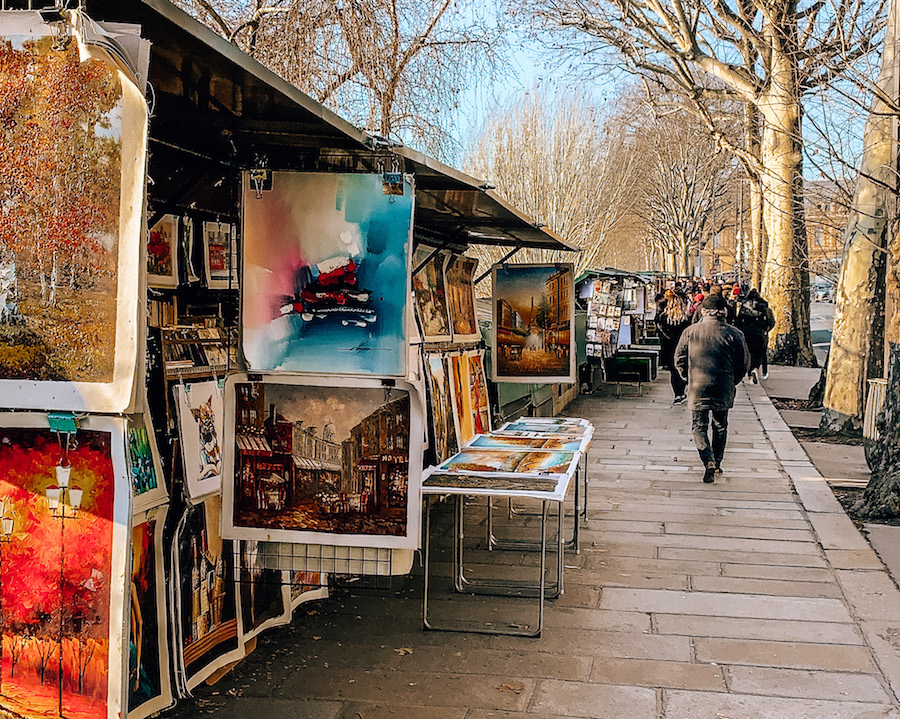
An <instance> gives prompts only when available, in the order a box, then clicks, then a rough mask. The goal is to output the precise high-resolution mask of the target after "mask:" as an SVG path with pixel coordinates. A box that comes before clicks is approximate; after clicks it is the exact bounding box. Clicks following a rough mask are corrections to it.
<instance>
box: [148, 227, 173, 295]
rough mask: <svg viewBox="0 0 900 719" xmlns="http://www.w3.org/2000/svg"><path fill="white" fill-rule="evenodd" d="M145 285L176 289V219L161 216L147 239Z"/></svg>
mask: <svg viewBox="0 0 900 719" xmlns="http://www.w3.org/2000/svg"><path fill="white" fill-rule="evenodd" d="M147 285H148V286H149V287H178V218H177V217H175V215H163V216H162V218H160V220H159V222H157V223H156V224H155V225H153V227H151V228H150V233H149V236H148V238H147Z"/></svg>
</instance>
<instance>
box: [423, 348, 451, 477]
mask: <svg viewBox="0 0 900 719" xmlns="http://www.w3.org/2000/svg"><path fill="white" fill-rule="evenodd" d="M426 364H427V368H428V381H429V391H430V392H431V405H430V406H431V411H432V422H431V427H432V430H433V432H434V455H435V459H436V461H437V462H438V463H440V462H443V461H444V460H445V459H447V458H448V457H451V456H452V455H454V454H456V453H457V452H458V451H459V441H458V440H457V438H456V421H455V420H454V418H453V412H454V410H453V397H452V395H451V391H450V373H449V371H448V367H447V358H446V357H444V356H443V355H440V354H429V355H427V358H426Z"/></svg>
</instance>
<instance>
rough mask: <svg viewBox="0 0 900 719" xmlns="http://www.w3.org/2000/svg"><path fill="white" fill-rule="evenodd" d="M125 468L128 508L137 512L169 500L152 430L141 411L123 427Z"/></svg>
mask: <svg viewBox="0 0 900 719" xmlns="http://www.w3.org/2000/svg"><path fill="white" fill-rule="evenodd" d="M126 438H127V442H128V468H129V470H130V472H131V492H132V497H133V500H132V501H133V509H132V511H133V512H134V513H135V514H137V513H138V512H143V511H144V510H147V509H150V508H152V507H158V506H159V505H160V504H165V503H166V502H167V501H168V500H169V493H168V492H167V491H166V483H165V478H164V477H163V471H162V464H161V462H160V457H159V449H158V448H157V446H156V433H155V432H154V431H153V425H152V424H151V423H150V414H149V413H147V412H145V413H143V414H140V415H136V416H134V417H131V418H130V420H129V422H128V429H127V431H126Z"/></svg>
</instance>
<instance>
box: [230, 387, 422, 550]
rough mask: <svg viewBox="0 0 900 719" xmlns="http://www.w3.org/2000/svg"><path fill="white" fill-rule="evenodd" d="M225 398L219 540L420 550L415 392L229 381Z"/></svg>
mask: <svg viewBox="0 0 900 719" xmlns="http://www.w3.org/2000/svg"><path fill="white" fill-rule="evenodd" d="M254 379H255V378H254ZM225 391H226V395H227V401H226V403H225V406H226V417H225V439H224V442H225V476H226V477H229V478H231V479H230V481H228V482H226V483H225V486H224V488H223V499H224V502H225V513H224V522H223V525H222V527H223V535H224V536H225V537H228V538H229V539H258V540H264V541H273V542H297V543H319V544H330V545H341V546H357V547H363V546H370V547H385V548H396V549H414V548H416V547H418V542H419V520H420V515H421V511H420V500H421V494H420V489H421V481H420V480H421V477H420V474H421V467H422V436H423V434H422V432H423V428H422V408H421V404H420V400H419V397H418V394H417V392H416V390H415V388H414V387H413V385H411V384H409V383H407V382H404V381H401V380H397V381H396V382H394V383H391V384H383V383H382V382H381V381H379V380H375V379H368V378H360V379H353V380H350V379H340V378H334V377H305V376H284V375H268V376H266V375H262V378H261V380H260V381H253V382H251V381H249V380H248V377H247V375H232V376H230V377H229V378H228V380H227V381H226V384H225Z"/></svg>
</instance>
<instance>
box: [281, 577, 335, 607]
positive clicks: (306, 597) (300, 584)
mask: <svg viewBox="0 0 900 719" xmlns="http://www.w3.org/2000/svg"><path fill="white" fill-rule="evenodd" d="M284 576H285V577H286V578H287V581H288V585H289V586H290V593H291V611H292V612H293V611H294V610H295V609H296V608H297V607H299V606H300V605H301V604H305V603H306V602H312V601H315V600H316V599H328V575H327V574H322V573H320V572H303V571H300V572H290V571H285V572H284Z"/></svg>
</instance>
